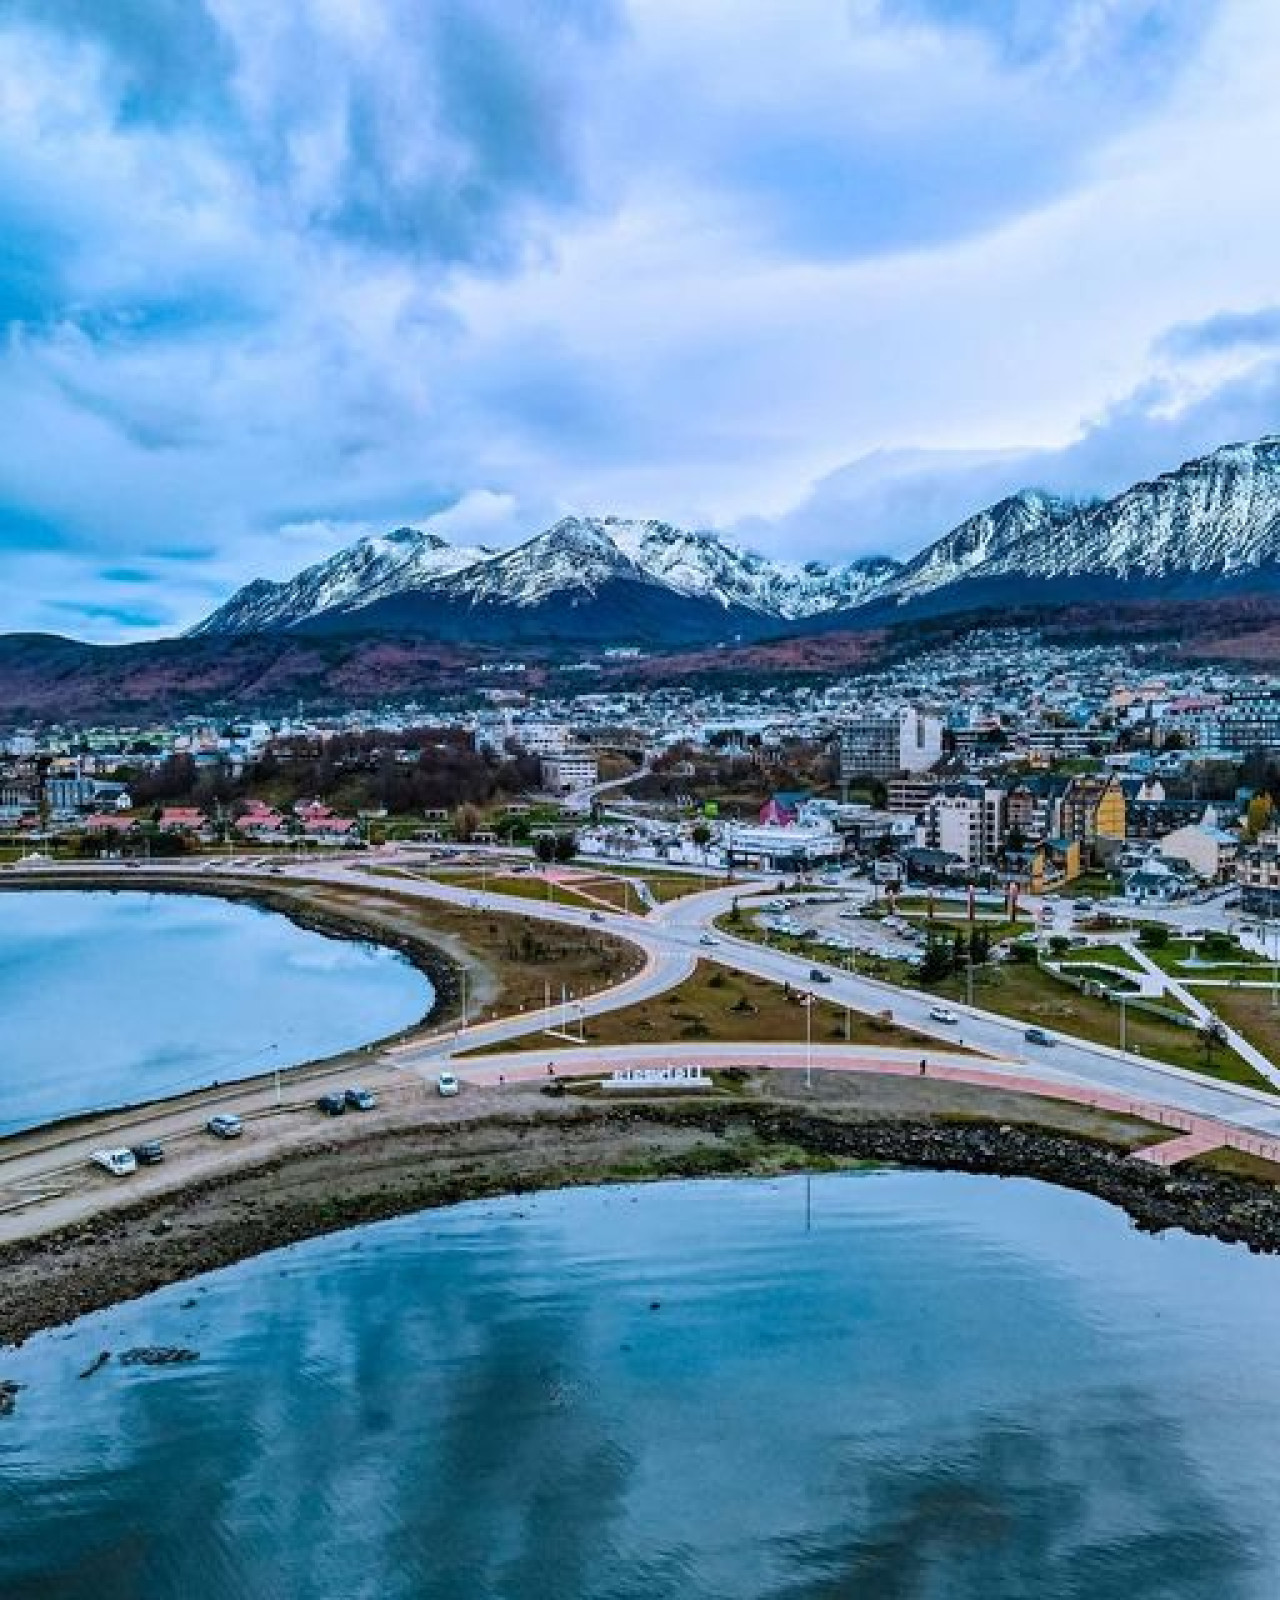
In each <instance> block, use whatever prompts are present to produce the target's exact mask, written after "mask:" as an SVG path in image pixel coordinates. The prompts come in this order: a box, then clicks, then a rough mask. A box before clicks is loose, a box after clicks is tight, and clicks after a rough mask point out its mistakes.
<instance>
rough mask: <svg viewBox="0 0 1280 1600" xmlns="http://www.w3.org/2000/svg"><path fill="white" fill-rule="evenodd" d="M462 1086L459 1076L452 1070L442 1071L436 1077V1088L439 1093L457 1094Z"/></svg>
mask: <svg viewBox="0 0 1280 1600" xmlns="http://www.w3.org/2000/svg"><path fill="white" fill-rule="evenodd" d="M461 1087H462V1085H461V1084H460V1083H459V1082H458V1079H457V1076H456V1075H455V1074H454V1073H452V1072H442V1073H441V1074H440V1075H439V1077H438V1078H437V1079H436V1090H437V1092H438V1093H439V1094H443V1095H451V1094H457V1093H458V1091H459V1090H460V1089H461Z"/></svg>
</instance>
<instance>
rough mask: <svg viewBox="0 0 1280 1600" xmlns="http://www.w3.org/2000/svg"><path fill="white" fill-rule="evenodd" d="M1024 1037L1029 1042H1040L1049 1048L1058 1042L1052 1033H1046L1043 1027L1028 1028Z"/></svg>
mask: <svg viewBox="0 0 1280 1600" xmlns="http://www.w3.org/2000/svg"><path fill="white" fill-rule="evenodd" d="M1022 1037H1023V1038H1024V1039H1025V1040H1026V1041H1027V1043H1028V1044H1038V1045H1040V1046H1042V1047H1043V1048H1045V1049H1048V1050H1051V1049H1052V1048H1053V1046H1054V1045H1055V1044H1057V1042H1058V1041H1057V1040H1056V1039H1055V1038H1054V1037H1053V1035H1052V1034H1051V1033H1046V1032H1045V1031H1044V1029H1043V1028H1028V1029H1027V1031H1026V1032H1025V1033H1024V1034H1023V1035H1022Z"/></svg>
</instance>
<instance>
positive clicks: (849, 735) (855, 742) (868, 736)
mask: <svg viewBox="0 0 1280 1600" xmlns="http://www.w3.org/2000/svg"><path fill="white" fill-rule="evenodd" d="M941 760H942V718H941V717H935V716H933V715H932V714H931V713H929V712H927V711H922V710H921V709H920V708H919V707H918V706H902V707H901V708H900V709H899V710H897V711H891V712H888V713H887V714H883V715H876V716H866V717H858V718H856V719H855V720H854V721H851V722H847V723H845V725H844V726H843V727H842V728H841V730H840V776H841V779H842V780H843V781H845V782H846V783H847V782H849V781H851V780H852V779H855V778H864V777H869V778H894V777H897V776H898V774H899V773H903V772H928V771H929V770H930V769H931V768H933V767H935V766H936V765H937V764H938V762H939V761H941Z"/></svg>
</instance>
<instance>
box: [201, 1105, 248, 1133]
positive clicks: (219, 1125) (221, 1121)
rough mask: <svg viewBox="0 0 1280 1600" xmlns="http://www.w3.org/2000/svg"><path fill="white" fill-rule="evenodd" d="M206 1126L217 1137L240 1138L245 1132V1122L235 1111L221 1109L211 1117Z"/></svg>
mask: <svg viewBox="0 0 1280 1600" xmlns="http://www.w3.org/2000/svg"><path fill="white" fill-rule="evenodd" d="M205 1127H206V1129H207V1130H208V1131H209V1132H210V1133H211V1134H212V1135H213V1136H214V1138H215V1139H238V1138H239V1137H240V1135H241V1134H242V1133H243V1132H244V1123H243V1122H241V1120H240V1118H239V1117H238V1116H236V1114H235V1112H234V1111H219V1112H218V1114H217V1116H214V1117H210V1118H209V1120H208V1122H206V1123H205Z"/></svg>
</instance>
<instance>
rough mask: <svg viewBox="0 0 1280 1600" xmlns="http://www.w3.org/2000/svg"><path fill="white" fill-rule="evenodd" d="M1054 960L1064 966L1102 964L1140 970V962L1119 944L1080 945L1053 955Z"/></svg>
mask: <svg viewBox="0 0 1280 1600" xmlns="http://www.w3.org/2000/svg"><path fill="white" fill-rule="evenodd" d="M1053 959H1054V960H1055V961H1061V962H1062V964H1063V965H1064V966H1070V967H1074V966H1077V965H1083V966H1099V965H1101V966H1104V967H1123V968H1124V970H1125V971H1126V972H1141V971H1142V970H1143V967H1142V963H1141V962H1140V961H1138V960H1137V958H1136V957H1135V956H1134V955H1133V953H1132V952H1131V951H1129V950H1127V949H1125V947H1124V945H1121V944H1091V945H1080V946H1078V947H1077V948H1076V949H1074V950H1064V951H1063V953H1062V954H1061V955H1056V954H1055V955H1054V957H1053Z"/></svg>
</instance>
